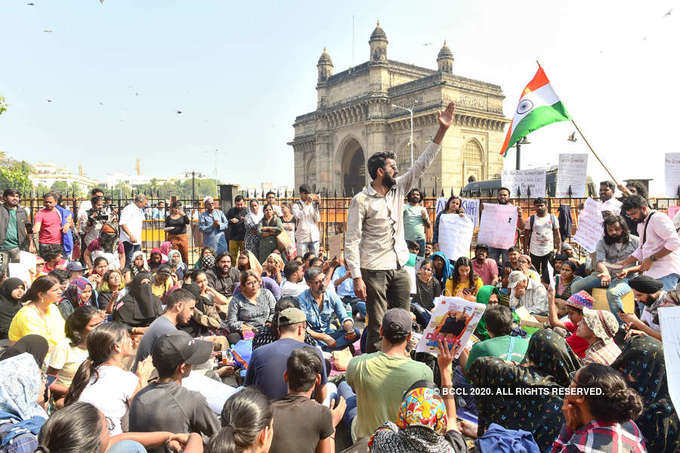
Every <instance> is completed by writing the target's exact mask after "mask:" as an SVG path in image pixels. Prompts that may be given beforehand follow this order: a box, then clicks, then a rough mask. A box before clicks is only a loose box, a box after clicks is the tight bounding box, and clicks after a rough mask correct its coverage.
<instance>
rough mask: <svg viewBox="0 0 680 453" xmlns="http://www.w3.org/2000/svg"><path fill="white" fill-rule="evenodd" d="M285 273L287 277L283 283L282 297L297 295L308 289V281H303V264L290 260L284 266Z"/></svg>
mask: <svg viewBox="0 0 680 453" xmlns="http://www.w3.org/2000/svg"><path fill="white" fill-rule="evenodd" d="M283 275H284V277H285V278H286V279H285V280H284V281H283V283H281V297H286V296H293V297H297V296H299V295H300V294H302V293H303V292H305V291H307V289H308V286H307V283H305V282H304V281H303V279H304V275H305V269H304V267H303V266H302V264H300V263H297V262H295V261H289V262H288V263H286V265H285V266H284V267H283Z"/></svg>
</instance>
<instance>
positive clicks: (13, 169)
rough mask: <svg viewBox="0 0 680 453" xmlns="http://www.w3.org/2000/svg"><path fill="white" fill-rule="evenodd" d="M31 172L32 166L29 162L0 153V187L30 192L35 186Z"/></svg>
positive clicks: (24, 192)
mask: <svg viewBox="0 0 680 453" xmlns="http://www.w3.org/2000/svg"><path fill="white" fill-rule="evenodd" d="M30 173H31V166H30V165H29V164H28V163H26V162H23V161H22V162H19V161H16V160H14V159H10V158H6V157H5V153H0V189H2V190H4V189H8V188H10V187H12V188H16V189H19V190H20V191H21V192H22V193H23V194H28V193H30V192H31V188H33V183H32V182H31V179H30V178H29V175H30Z"/></svg>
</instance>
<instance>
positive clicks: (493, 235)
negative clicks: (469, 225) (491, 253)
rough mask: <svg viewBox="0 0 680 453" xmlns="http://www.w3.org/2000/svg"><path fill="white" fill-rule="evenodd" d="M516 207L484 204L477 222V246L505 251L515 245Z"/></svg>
mask: <svg viewBox="0 0 680 453" xmlns="http://www.w3.org/2000/svg"><path fill="white" fill-rule="evenodd" d="M516 231H517V207H516V206H513V205H509V204H491V203H484V209H482V219H481V220H480V222H479V233H478V234H477V244H485V245H487V246H489V247H493V248H496V249H504V250H507V249H509V248H510V247H512V246H513V245H515V234H516Z"/></svg>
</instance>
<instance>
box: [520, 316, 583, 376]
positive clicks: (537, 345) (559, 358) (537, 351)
mask: <svg viewBox="0 0 680 453" xmlns="http://www.w3.org/2000/svg"><path fill="white" fill-rule="evenodd" d="M522 363H523V364H527V363H530V364H531V366H532V367H533V368H535V369H536V370H537V371H538V372H539V373H540V374H542V375H544V376H552V377H553V378H554V379H555V382H557V383H558V384H560V385H561V386H563V387H568V386H569V381H570V379H569V373H571V372H572V371H576V370H578V369H579V368H581V361H580V360H579V358H578V356H576V354H575V353H574V351H572V350H571V347H569V345H568V344H567V342H566V340H565V339H564V337H563V336H561V335H559V334H557V333H555V332H553V331H552V330H550V329H542V330H539V331H538V332H536V333H534V334H533V335H532V336H531V340H529V347H528V348H527V352H526V354H525V355H524V360H523V361H522Z"/></svg>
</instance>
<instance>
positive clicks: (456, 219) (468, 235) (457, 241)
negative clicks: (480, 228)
mask: <svg viewBox="0 0 680 453" xmlns="http://www.w3.org/2000/svg"><path fill="white" fill-rule="evenodd" d="M474 229H475V226H474V224H473V223H472V220H471V219H470V218H469V217H468V216H460V215H458V214H442V215H441V216H440V217H439V250H441V251H442V252H444V255H446V257H447V258H448V259H450V260H454V261H455V260H457V259H458V258H460V257H461V256H466V257H469V256H470V242H472V232H473V231H474Z"/></svg>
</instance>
